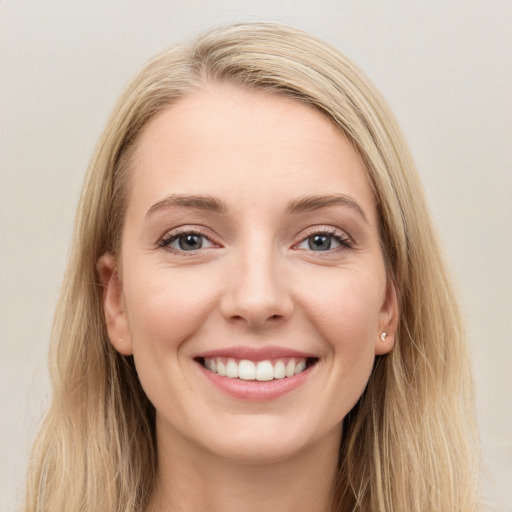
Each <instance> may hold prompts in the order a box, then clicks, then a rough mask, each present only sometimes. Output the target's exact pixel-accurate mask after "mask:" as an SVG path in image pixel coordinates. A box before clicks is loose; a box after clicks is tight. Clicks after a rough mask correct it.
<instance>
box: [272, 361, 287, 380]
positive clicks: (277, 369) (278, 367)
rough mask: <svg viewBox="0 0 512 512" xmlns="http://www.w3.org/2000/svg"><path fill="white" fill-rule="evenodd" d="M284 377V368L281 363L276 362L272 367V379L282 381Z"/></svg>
mask: <svg viewBox="0 0 512 512" xmlns="http://www.w3.org/2000/svg"><path fill="white" fill-rule="evenodd" d="M285 376H286V367H285V365H284V362H283V361H277V363H276V364H275V365H274V379H283V378H284V377H285Z"/></svg>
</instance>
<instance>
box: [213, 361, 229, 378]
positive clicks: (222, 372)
mask: <svg viewBox="0 0 512 512" xmlns="http://www.w3.org/2000/svg"><path fill="white" fill-rule="evenodd" d="M212 371H213V370H212ZM217 373H218V374H219V375H220V376H221V377H224V376H225V375H226V367H225V366H224V363H223V362H222V361H217Z"/></svg>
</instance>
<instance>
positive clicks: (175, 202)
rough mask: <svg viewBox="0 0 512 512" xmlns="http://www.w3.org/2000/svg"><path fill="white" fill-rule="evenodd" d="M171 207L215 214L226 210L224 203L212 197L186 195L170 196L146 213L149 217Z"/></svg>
mask: <svg viewBox="0 0 512 512" xmlns="http://www.w3.org/2000/svg"><path fill="white" fill-rule="evenodd" d="M173 206H180V207H183V208H193V209H196V210H206V211H210V212H216V213H226V212H227V210H228V208H227V206H226V204H225V203H224V202H222V201H221V200H220V199H217V198H216V197H213V196H207V195H188V194H171V195H169V196H167V197H165V198H164V199H162V200H161V201H158V202H157V203H155V204H154V205H153V206H151V208H150V209H149V210H148V212H147V213H146V217H149V216H150V215H152V214H153V213H155V212H157V211H159V210H163V209H165V208H171V207H173Z"/></svg>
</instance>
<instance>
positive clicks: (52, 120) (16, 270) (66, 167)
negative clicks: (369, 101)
mask: <svg viewBox="0 0 512 512" xmlns="http://www.w3.org/2000/svg"><path fill="white" fill-rule="evenodd" d="M240 19H243V20H270V21H281V22H284V23H288V24H291V25H294V26H297V27H300V28H303V29H306V30H308V31H310V32H313V33H315V34H317V35H319V36H321V37H323V38H324V39H326V40H328V41H330V42H331V43H333V44H334V45H336V46H337V47H338V48H340V49H341V50H342V51H344V52H345V53H346V54H347V55H349V56H350V57H351V58H352V59H353V60H354V61H355V62H356V63H358V64H359V65H360V66H361V67H362V68H363V69H364V70H365V71H366V73H367V74H368V75H369V76H370V78H371V79H372V80H373V81H374V82H375V83H376V84H377V86H378V87H379V88H380V89H381V90H382V92H383V93H384V95H385V96H386V98H387V99H388V101H389V103H390V104H391V107H392V108H393V110H394V112H395V113H396V115H397V117H398V120H399V122H400V123H401V126H402V128H403V130H404V132H405V134H406V137H407V139H408V141H409V143H410V146H411V149H412V152H413V155H414V157H415V160H416V162H417V165H418V167H419V170H420V173H421V176H422V179H423V181H424V184H425V187H426V190H427V194H428V197H429V201H430V205H431V208H432V211H433V214H434V217H435V219H436V220H437V223H438V226H439V229H440V232H441V236H442V238H443V240H444V243H445V246H446V252H447V256H448V259H449V261H450V264H451V266H452V268H453V271H454V273H455V275H456V277H457V279H458V282H459V286H460V292H461V296H462V300H463V304H464V306H465V309H466V313H467V320H468V330H469V336H470V343H471V349H472V356H473V364H474V371H475V379H476V391H477V406H478V417H479V422H480V427H481V438H482V443H483V448H484V457H485V462H486V465H487V468H488V470H487V473H488V476H489V480H490V482H487V483H486V484H485V497H486V499H487V500H488V501H489V502H491V503H492V504H494V506H495V510H500V511H505V510H507V511H510V510H512V393H511V391H512V377H511V374H512V335H511V333H512V323H511V318H512V271H511V267H512V263H511V262H512V201H511V194H512V149H511V148H512V97H511V96H512V4H511V3H510V2H509V1H507V0H501V1H497V0H487V1H468V0H458V1H455V0H445V1H418V0H408V1H389V0H381V1H372V2H370V1H358V2H355V1H354V2H352V1H342V0H338V1H322V0H320V1H318V0H317V1H313V0H298V1H279V2H278V1H258V2H247V1H245V2H244V1H234V0H233V1H228V0H218V1H206V0H205V1H188V2H185V1H182V2H177V1H160V2H157V1H137V2H135V1H122V2H121V1H108V0H107V1H103V2H96V1H88V2H86V1H73V0H68V1H67V2H62V1H61V2H58V3H56V2H49V1H38V2H28V1H24V0H12V1H5V0H4V1H1V0H0V159H1V160H0V226H1V243H0V315H1V322H0V344H1V345H0V347H1V355H2V357H1V358H0V406H1V416H0V421H1V424H0V433H1V437H0V510H2V511H4V510H5V511H9V510H13V508H14V504H15V500H16V493H17V489H18V488H19V486H20V485H21V483H22V480H23V475H24V471H25V464H26V458H27V453H28V447H29V444H30V440H31V439H32V438H33V436H34V433H35V431H36V427H37V424H38V421H39V419H40V416H41V414H42V412H43V411H44V409H45V408H46V406H47V404H48V397H49V385H48V378H47V372H46V354H47V346H48V339H49V330H50V325H51V318H52V314H53V308H54V304H55V300H56V297H57V293H58V289H59V285H60V280H61V276H62V272H63V270H64V266H65V261H66V255H67V250H68V245H69V240H70V235H71V227H72V219H73V215H74V209H75V206H76V202H77V198H78V194H79V190H80V185H81V181H82V178H83V175H84V171H85V169H86V166H87V162H88V159H89V157H90V155H91V153H92V151H93V147H94V145H95V142H96V140H97V138H98V136H99V134H100V131H101V129H102V127H103V125H104V123H105V121H106V119H107V116H108V114H109V112H110V110H111V108H112V106H113V103H114V101H115V100H116V98H117V97H118V95H119V93H120V91H121V89H122V88H123V86H124V85H125V83H126V82H127V80H128V79H129V78H130V76H131V75H133V73H135V72H136V70H137V69H138V68H139V67H140V65H141V64H142V63H143V62H144V61H145V60H146V59H147V58H149V57H150V56H151V55H153V54H154V53H155V52H157V51H159V50H161V49H162V48H164V47H166V46H169V45H170V44H171V43H172V42H174V41H176V40H179V39H183V38H189V37H190V36H192V35H193V34H195V33H197V32H198V31H199V30H202V29H205V28H208V27H210V26H213V25H218V24H223V23H227V22H231V21H235V20H240Z"/></svg>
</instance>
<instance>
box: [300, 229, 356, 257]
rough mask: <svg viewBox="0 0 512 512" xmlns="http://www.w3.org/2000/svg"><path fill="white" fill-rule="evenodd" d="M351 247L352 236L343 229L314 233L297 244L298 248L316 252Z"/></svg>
mask: <svg viewBox="0 0 512 512" xmlns="http://www.w3.org/2000/svg"><path fill="white" fill-rule="evenodd" d="M350 247H352V243H351V240H350V238H349V237H348V236H347V235H346V234H345V233H343V232H341V231H340V232H338V231H326V232H319V233H313V234H312V235H310V236H308V237H307V238H305V239H304V240H302V242H300V243H299V244H298V245H297V246H296V248H297V249H306V250H308V251H315V252H325V251H331V250H335V249H340V248H347V249H348V248H350Z"/></svg>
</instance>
